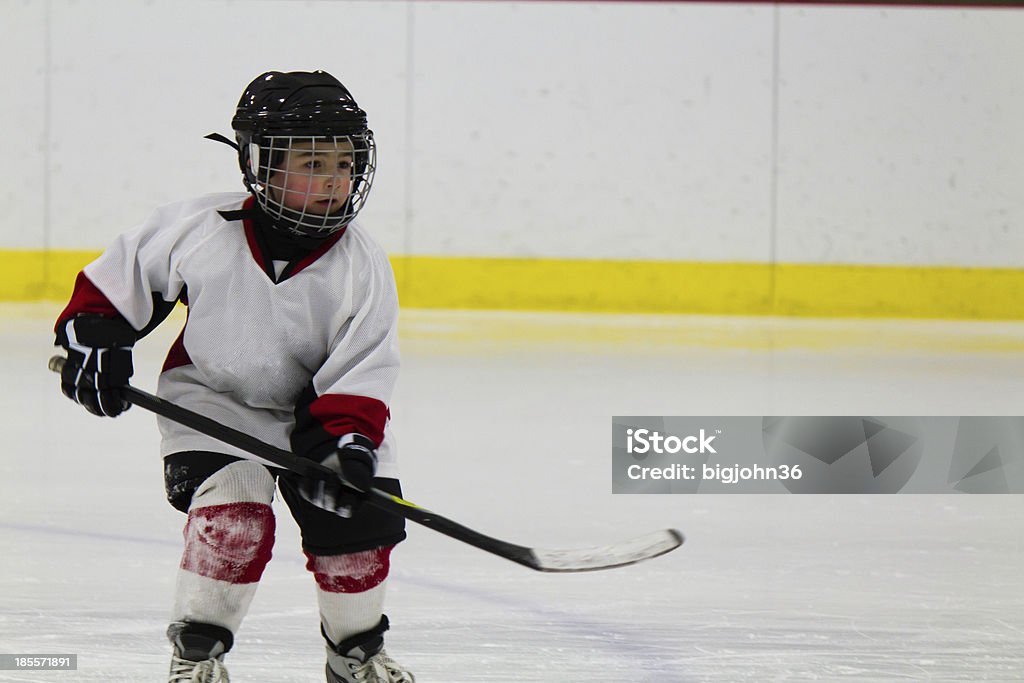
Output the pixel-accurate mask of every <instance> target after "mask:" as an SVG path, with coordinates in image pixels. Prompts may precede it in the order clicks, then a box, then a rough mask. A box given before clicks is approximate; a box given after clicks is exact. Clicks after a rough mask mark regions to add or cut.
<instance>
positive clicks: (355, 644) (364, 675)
mask: <svg viewBox="0 0 1024 683" xmlns="http://www.w3.org/2000/svg"><path fill="white" fill-rule="evenodd" d="M387 630H388V618H387V617H381V620H380V623H379V624H377V626H376V627H374V628H372V629H370V630H369V631H366V632H365V633H358V634H356V635H354V636H352V637H351V638H346V639H345V640H343V641H341V642H340V643H338V644H337V645H332V643H331V641H330V640H328V641H327V683H416V678H415V677H414V676H413V675H412V674H411V673H410V672H408V671H406V670H405V668H403V667H402V666H401V665H400V664H399V663H398V662H396V661H395V660H393V659H391V657H389V656H388V653H387V652H385V651H384V631H387ZM324 638H325V639H326V638H327V636H326V634H325V635H324Z"/></svg>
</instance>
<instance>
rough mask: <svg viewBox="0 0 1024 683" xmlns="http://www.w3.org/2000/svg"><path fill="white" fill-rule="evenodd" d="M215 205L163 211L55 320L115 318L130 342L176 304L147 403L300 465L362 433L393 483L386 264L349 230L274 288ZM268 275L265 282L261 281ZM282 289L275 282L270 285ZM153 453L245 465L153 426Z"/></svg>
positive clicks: (181, 430)
mask: <svg viewBox="0 0 1024 683" xmlns="http://www.w3.org/2000/svg"><path fill="white" fill-rule="evenodd" d="M248 207H251V197H250V195H248V194H244V193H225V194H215V195H208V196H205V197H201V198H198V199H194V200H189V201H184V202H179V203H175V204H170V205H167V206H164V207H161V208H159V209H158V210H157V211H156V212H154V213H153V215H152V216H151V217H150V218H149V219H148V220H147V221H146V222H145V223H143V224H142V225H140V226H139V227H137V228H136V229H134V230H132V231H130V232H127V233H125V234H123V235H121V236H120V237H118V238H117V239H116V240H115V241H114V243H113V244H112V245H111V246H110V247H109V248H108V249H107V250H106V251H105V252H104V253H103V255H102V256H101V257H100V258H99V259H97V260H96V261H94V262H92V263H90V264H89V265H88V266H86V267H85V269H84V270H83V271H82V273H81V274H80V275H79V278H78V281H77V282H76V285H75V293H74V295H73V296H72V299H71V303H70V304H69V305H68V307H67V309H65V311H64V313H62V314H61V320H66V319H67V318H69V317H72V316H74V315H77V314H80V313H100V314H105V315H114V314H116V315H121V316H123V317H124V318H125V319H126V320H127V321H128V322H129V323H130V324H131V325H132V326H133V327H134V328H135V329H136V330H139V331H141V330H143V329H145V328H146V327H147V326H149V324H150V321H151V320H152V319H153V318H154V316H155V315H156V316H159V311H158V310H157V309H158V308H159V307H160V304H161V302H173V301H175V300H178V299H180V300H182V301H184V302H185V303H186V304H187V306H188V317H187V321H186V323H185V327H184V329H183V330H182V333H181V335H180V336H179V337H178V339H177V341H176V342H175V343H174V345H173V346H172V348H171V349H170V352H169V353H168V356H167V360H166V362H165V363H164V368H163V372H162V373H161V375H160V380H159V384H158V390H157V394H158V395H159V396H161V397H162V398H165V399H167V400H169V401H172V402H174V403H177V404H179V405H181V406H183V407H185V408H188V409H190V410H193V411H196V412H198V413H201V414H203V415H206V416H208V417H210V418H212V419H214V420H217V421H218V422H222V423H224V424H226V425H228V426H230V427H233V428H235V429H238V430H241V431H243V432H246V433H248V434H251V435H252V436H254V437H256V438H259V439H261V440H263V441H266V442H268V443H270V444H272V445H274V446H277V447H279V448H284V449H289V450H293V451H295V452H296V453H299V454H303V453H315V452H323V454H326V452H327V451H326V450H325V449H328V448H333V446H334V444H336V443H337V439H338V438H339V437H340V436H342V435H344V434H348V433H351V432H358V433H360V434H363V435H365V436H367V437H369V438H370V439H371V440H373V441H374V442H375V443H377V444H378V450H377V455H378V458H379V465H378V470H377V476H381V477H395V478H397V477H398V468H397V462H396V453H395V448H394V439H393V437H392V435H391V431H390V429H389V425H388V423H389V418H390V412H389V409H388V405H389V403H390V400H391V393H392V390H393V388H394V384H395V381H396V379H397V375H398V366H399V354H398V342H397V319H398V297H397V294H396V291H395V282H394V275H393V273H392V271H391V265H390V263H389V262H388V259H387V256H386V255H385V253H384V251H383V250H382V249H381V248H380V247H379V246H378V245H377V244H376V243H375V242H374V241H373V240H372V239H371V238H370V237H369V236H368V235H367V234H366V232H364V231H363V230H362V229H361V228H360V227H359V226H358V225H357V224H355V223H352V224H350V225H349V226H348V227H347V228H346V229H345V230H344V231H343V232H340V233H337V234H336V235H335V236H333V237H332V238H331V239H328V240H327V241H326V242H325V243H324V244H322V245H321V246H320V247H319V248H318V249H317V250H316V251H315V252H313V253H311V254H309V255H308V256H307V257H305V258H304V259H303V260H302V261H301V262H299V263H297V264H293V266H292V267H290V268H289V269H288V270H286V271H285V273H284V275H285V277H283V278H280V279H278V278H275V277H272V276H271V275H270V274H269V273H273V272H274V271H273V268H268V267H267V264H266V258H268V257H267V256H266V255H264V254H263V253H262V252H261V250H260V248H259V245H258V240H257V238H256V235H255V233H254V229H253V226H252V224H251V223H250V221H248V220H229V218H225V216H223V215H222V214H221V213H220V212H231V211H236V210H240V209H243V208H248ZM268 271H269V273H268ZM276 279H277V280H278V281H275V280H276ZM158 423H159V427H160V432H161V435H162V445H161V454H162V455H169V454H171V453H177V452H181V451H194V450H200V451H215V452H219V453H227V454H230V455H236V456H239V457H244V458H249V459H257V458H254V457H253V456H252V455H250V454H248V453H245V452H243V451H240V450H238V449H236V448H233V447H231V446H228V445H226V444H223V443H221V442H219V441H217V440H216V439H213V438H211V437H208V436H205V435H202V434H199V433H198V432H195V431H193V430H191V429H188V428H187V427H183V426H181V425H178V424H177V423H174V422H171V421H169V420H166V419H164V418H158Z"/></svg>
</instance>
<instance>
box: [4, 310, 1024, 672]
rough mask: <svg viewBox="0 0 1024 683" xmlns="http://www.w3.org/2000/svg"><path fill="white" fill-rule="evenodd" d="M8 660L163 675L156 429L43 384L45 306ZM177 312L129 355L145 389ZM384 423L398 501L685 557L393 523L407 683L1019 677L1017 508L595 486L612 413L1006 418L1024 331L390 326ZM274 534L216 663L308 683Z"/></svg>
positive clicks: (477, 521) (297, 559)
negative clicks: (396, 462)
mask: <svg viewBox="0 0 1024 683" xmlns="http://www.w3.org/2000/svg"><path fill="white" fill-rule="evenodd" d="M0 309H2V310H0V350H2V354H0V364H2V368H3V379H4V391H3V392H0V416H2V419H3V421H4V425H3V426H4V429H5V432H6V438H5V441H6V443H7V444H8V445H7V446H6V447H5V449H4V454H3V457H2V459H0V481H2V486H3V490H2V493H0V539H2V552H0V591H2V597H3V599H2V603H0V653H50V654H56V653H76V654H78V662H79V664H78V671H76V672H61V671H51V672H36V673H30V674H25V673H20V672H13V671H3V672H0V681H33V682H36V681H61V682H65V683H72V682H73V683H90V682H94V683H100V682H103V683H115V682H121V681H124V682H126V683H127V682H131V683H139V682H141V681H165V680H166V671H167V666H168V657H169V652H168V648H169V646H168V645H167V643H166V640H165V639H164V635H163V632H164V629H165V628H166V625H167V624H166V622H167V615H168V612H169V609H170V603H171V589H172V584H173V580H174V575H175V570H176V566H177V562H178V558H179V550H180V548H179V544H180V539H181V536H180V534H181V525H182V523H183V521H184V518H183V516H182V515H181V514H180V513H177V512H176V511H174V510H173V509H172V508H171V507H170V506H169V505H167V504H166V503H165V502H164V500H163V482H162V475H161V463H160V460H159V458H158V456H157V442H158V434H157V430H156V426H155V420H154V418H153V417H152V415H150V414H147V413H145V412H143V411H142V410H140V409H138V408H136V409H134V410H132V411H131V412H130V413H128V414H126V415H125V416H123V417H120V418H117V419H116V420H101V419H98V418H95V417H93V416H91V415H89V414H87V413H86V412H85V411H84V410H82V409H80V408H78V407H77V406H75V405H74V404H72V403H71V402H70V401H68V400H67V399H65V398H64V397H63V396H61V395H60V392H59V389H58V382H57V379H56V377H55V376H54V375H51V374H50V373H49V372H48V371H47V370H46V360H47V358H48V357H49V356H50V355H51V353H52V352H53V350H52V348H51V343H52V336H51V334H50V331H49V328H50V325H51V324H52V322H51V321H52V318H53V317H54V316H55V315H56V313H57V311H58V310H59V307H57V306H54V305H6V306H2V307H0ZM180 325H181V317H180V316H177V317H176V318H173V319H172V320H169V321H168V322H167V323H165V324H164V326H163V328H162V329H161V330H159V331H158V332H157V333H154V335H152V336H151V337H149V338H147V339H146V340H144V341H143V342H141V343H140V345H139V347H138V352H137V356H136V357H137V373H136V384H137V386H139V387H140V388H143V389H147V390H150V391H152V390H153V389H154V387H155V378H156V373H157V371H158V369H159V366H160V363H161V361H162V358H163V354H164V352H165V350H166V348H167V346H168V345H169V344H170V342H171V340H172V339H173V338H174V336H176V334H177V331H178V329H179V328H180ZM402 343H403V353H404V367H403V374H402V376H401V379H400V381H399V385H398V389H397V395H396V398H395V401H394V403H393V405H392V415H393V426H394V430H395V433H396V436H397V438H398V444H399V449H400V453H401V456H400V457H401V463H402V472H403V483H404V486H405V493H406V497H407V498H409V499H410V500H412V501H415V502H418V503H420V504H422V505H425V506H427V507H429V508H432V509H434V510H436V511H437V512H440V513H442V514H445V515H447V516H450V517H452V518H454V519H456V520H459V521H461V522H463V523H465V524H467V525H469V526H471V527H474V528H476V529H479V530H480V531H483V532H485V533H489V534H492V535H495V536H499V537H503V538H507V539H508V540H512V541H514V542H518V543H522V544H526V545H534V546H549V547H554V546H587V545H596V544H603V543H606V542H608V541H613V540H617V539H621V538H627V537H630V536H633V535H637V534H640V533H644V532H647V531H652V530H654V529H659V528H664V527H678V528H680V529H681V530H683V531H684V533H685V534H686V536H687V543H686V544H685V545H684V546H683V548H681V549H680V550H677V551H675V552H674V553H671V554H670V555H667V556H665V557H662V558H658V559H655V560H652V561H650V562H647V563H645V564H641V565H636V566H633V567H628V568H624V569H617V570H612V571H608V572H604V573H591V574H577V575H544V574H538V573H535V572H531V571H530V570H528V569H524V568H522V567H519V566H518V565H514V564H512V563H509V562H506V561H503V560H501V559H498V558H495V557H492V556H489V555H486V554H484V553H482V552H480V551H477V550H475V549H473V548H469V547H467V546H463V545H461V544H458V543H456V542H454V541H451V540H449V539H447V538H445V537H443V536H439V535H437V534H435V533H434V532H432V531H429V530H426V529H421V528H419V527H416V526H415V525H410V529H409V531H410V537H409V540H408V541H406V542H405V543H403V544H402V545H401V546H399V548H398V549H397V550H396V551H395V553H394V556H393V572H392V580H391V582H390V584H389V585H390V588H389V597H388V603H387V612H388V614H389V616H390V618H391V621H392V625H393V628H392V631H391V632H390V633H389V638H388V650H389V651H390V652H391V653H392V655H393V656H395V657H396V658H397V659H398V660H399V661H401V662H403V663H404V664H406V665H407V666H408V667H409V668H410V669H412V670H413V671H414V672H415V673H416V674H417V681H421V682H422V683H463V682H465V683H470V682H477V681H501V682H515V681H544V682H570V683H583V682H589V681H608V682H612V681H614V682H622V681H631V682H639V681H648V682H654V681H657V682H659V683H684V682H689V681H716V682H717V681H788V680H793V681H812V680H816V681H840V680H851V681H903V680H920V681H1022V680H1024V521H1022V519H1024V497H1022V496H1019V495H1003V496H998V495H987V496H970V495H931V496H921V495H919V496H912V495H890V496H809V495H803V496H797V495H762V496H740V495H706V494H705V495H661V496H656V495H649V496H622V495H618V496H616V495H612V494H611V493H610V491H611V474H610V461H611V446H610V434H611V416H613V415H709V416H710V415H845V414H849V415H882V416H884V415H1024V386H1022V383H1024V382H1022V378H1024V325H1022V324H994V323H944V322H899V321H892V322H880V321H838V322H837V321H815V320H779V319H770V318H748V319H738V318H704V317H700V318H698V317H654V316H651V317H639V316H638V317H633V316H614V317H613V316H584V315H571V316H570V315H553V314H551V315H543V314H498V313H446V312H417V311H404V312H403V318H402ZM275 510H276V511H277V512H279V513H280V514H279V515H278V536H277V543H276V546H275V549H274V559H273V561H272V562H271V564H270V566H269V568H268V570H267V572H266V574H265V575H264V579H263V581H262V583H261V586H260V588H259V591H258V593H257V595H256V599H255V602H254V604H253V606H252V609H251V611H250V613H249V616H248V618H247V619H246V621H245V622H244V624H243V626H242V629H241V631H240V632H239V633H238V637H237V641H236V645H235V649H234V650H233V651H232V652H231V654H230V655H229V656H228V659H227V663H228V666H229V669H230V670H231V673H232V681H235V682H237V683H245V682H246V681H250V682H252V683H300V682H302V683H311V682H315V681H322V680H323V674H322V667H323V662H324V656H323V645H322V641H321V638H320V636H319V633H318V622H317V613H316V607H315V598H314V591H313V585H314V584H313V580H312V577H311V576H310V575H308V573H307V572H306V571H305V569H304V566H303V559H302V556H301V553H300V550H299V546H298V533H297V530H296V528H295V526H294V523H293V522H292V521H291V518H290V517H289V516H288V513H287V510H286V509H285V508H284V507H283V506H282V505H280V504H278V503H275Z"/></svg>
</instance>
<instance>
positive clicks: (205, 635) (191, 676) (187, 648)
mask: <svg viewBox="0 0 1024 683" xmlns="http://www.w3.org/2000/svg"><path fill="white" fill-rule="evenodd" d="M217 631H222V632H223V633H224V634H227V636H226V637H224V636H223V635H222V634H220V633H217ZM215 633H216V635H215ZM218 635H220V636H221V637H217V636H218ZM167 637H168V638H170V640H171V643H172V644H173V645H174V653H173V654H172V655H171V672H170V676H169V678H168V679H167V683H230V679H229V678H228V670H227V669H226V668H225V667H224V663H223V661H222V659H223V657H224V653H225V652H227V651H228V649H229V648H230V647H231V632H230V631H227V630H226V629H220V628H219V627H216V626H209V625H207V624H184V623H178V624H172V625H171V627H170V628H169V629H167Z"/></svg>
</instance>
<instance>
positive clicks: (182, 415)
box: [49, 356, 683, 572]
mask: <svg viewBox="0 0 1024 683" xmlns="http://www.w3.org/2000/svg"><path fill="white" fill-rule="evenodd" d="M66 360H67V359H65V358H63V357H61V356H53V357H52V358H50V361H49V368H50V370H52V371H53V372H57V373H59V372H60V371H61V370H62V369H63V367H64V363H65V361H66ZM124 395H125V399H127V400H128V402H129V403H131V404H133V405H137V406H139V407H140V408H142V409H144V410H148V411H150V412H152V413H156V414H157V415H160V416H162V417H165V418H167V419H168V420H173V421H174V422H177V423H179V424H182V425H184V426H186V427H189V428H190V429H194V430H196V431H197V432H200V433H202V434H206V435H207V436H211V437H213V438H215V439H218V440H220V441H222V442H224V443H226V444H229V445H231V446H235V447H236V448H240V449H242V450H244V451H246V452H247V453H251V454H253V455H255V456H256V457H258V458H260V459H261V460H265V461H266V462H269V463H272V464H274V465H275V466H277V467H279V468H281V469H284V470H288V471H289V472H293V473H295V474H298V475H300V476H304V477H314V478H331V479H336V478H337V477H338V475H337V473H335V472H334V471H333V470H329V469H327V468H326V467H324V466H323V465H320V464H319V463H316V462H313V461H312V460H309V459H307V458H300V457H299V456H297V455H295V454H294V453H291V452H290V451H286V450H284V449H281V448H278V447H276V446H272V445H271V444H268V443H265V442H263V441H260V440H259V439H256V438H255V437H252V436H250V435H249V434H246V433H244V432H240V431H238V430H237V429H233V428H231V427H228V426H227V425H224V424H221V423H220V422H217V421H216V420H211V419H210V418H208V417H206V416H204V415H200V414H199V413H195V412H192V411H191V410H188V409H187V408H182V407H181V406H179V405H177V404H175V403H171V402H170V401H166V400H164V399H162V398H160V397H158V396H154V395H153V394H150V393H147V392H145V391H142V390H141V389H136V388H135V387H131V386H129V387H125V390H124ZM343 483H344V482H343ZM364 501H365V503H366V504H367V505H372V506H374V507H376V508H379V509H381V510H385V511H387V512H390V513H391V514H394V515H397V516H399V517H404V518H405V519H408V520H409V521H411V522H416V523H417V524H420V525H422V526H425V527H427V528H428V529H433V530H434V531H436V532H438V533H441V534H444V535H445V536H448V537H449V538H453V539H455V540H457V541H461V542H463V543H466V544H468V545H471V546H473V547H475V548H479V549H480V550H484V551H486V552H489V553H491V554H493V555H497V556H498V557H502V558H504V559H506V560H511V561H512V562H515V563H517V564H521V565H523V566H524V567H529V568H530V569H535V570H537V571H541V572H585V571H596V570H599V569H612V568H614V567H622V566H625V565H629V564H636V563H637V562H642V561H643V560H649V559H651V558H654V557H658V556H659V555H664V554H665V553H667V552H670V551H672V550H675V549H676V548H678V547H679V546H681V545H682V544H683V535H682V534H681V533H679V532H678V531H676V530H675V529H665V530H662V531H657V532H654V533H651V534H646V535H644V536H640V537H638V538H635V539H631V540H627V541H623V542H621V543H616V544H612V545H606V546H597V547H593V548H580V549H564V550H553V549H548V550H543V549H539V548H529V547H526V546H521V545H516V544H514V543H509V542H508V541H503V540H501V539H497V538H493V537H491V536H487V535H485V534H482V533H480V532H479V531H474V530H473V529H470V528H469V527H466V526H463V525H461V524H459V523H458V522H455V521H453V520H450V519H448V518H447V517H443V516H441V515H439V514H437V513H435V512H431V511H430V510H427V509H426V508H422V507H420V506H418V505H416V504H414V503H411V502H409V501H407V500H404V499H402V498H399V497H398V496H395V495H392V494H390V493H387V492H385V491H381V490H380V489H370V490H368V491H366V492H365V496H364Z"/></svg>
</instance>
